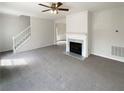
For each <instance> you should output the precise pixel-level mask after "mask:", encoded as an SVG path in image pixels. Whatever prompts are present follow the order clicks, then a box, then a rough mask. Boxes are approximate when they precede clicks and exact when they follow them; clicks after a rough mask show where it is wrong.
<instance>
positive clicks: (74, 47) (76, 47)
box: [70, 42, 82, 55]
mask: <svg viewBox="0 0 124 93" xmlns="http://www.w3.org/2000/svg"><path fill="white" fill-rule="evenodd" d="M70 52H73V53H76V54H79V55H82V44H81V43H77V42H70Z"/></svg>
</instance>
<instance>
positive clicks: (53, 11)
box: [50, 10, 58, 14]
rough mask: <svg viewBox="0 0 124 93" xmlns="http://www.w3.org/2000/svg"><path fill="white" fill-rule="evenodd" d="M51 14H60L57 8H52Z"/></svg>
mask: <svg viewBox="0 0 124 93" xmlns="http://www.w3.org/2000/svg"><path fill="white" fill-rule="evenodd" d="M50 12H51V14H58V11H57V10H50Z"/></svg>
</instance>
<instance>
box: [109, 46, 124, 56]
mask: <svg viewBox="0 0 124 93" xmlns="http://www.w3.org/2000/svg"><path fill="white" fill-rule="evenodd" d="M111 54H112V55H113V56H119V57H124V47H118V46H112V49H111Z"/></svg>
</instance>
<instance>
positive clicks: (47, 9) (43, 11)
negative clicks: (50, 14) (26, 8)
mask: <svg viewBox="0 0 124 93" xmlns="http://www.w3.org/2000/svg"><path fill="white" fill-rule="evenodd" d="M50 10H51V9H47V10H43V11H42V12H47V11H50Z"/></svg>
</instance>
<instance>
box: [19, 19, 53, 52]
mask: <svg viewBox="0 0 124 93" xmlns="http://www.w3.org/2000/svg"><path fill="white" fill-rule="evenodd" d="M53 44H54V22H53V21H52V20H46V19H40V18H34V17H31V38H30V40H29V41H28V42H26V43H25V44H24V45H23V46H22V47H20V48H19V49H18V51H17V52H21V51H27V50H32V49H35V48H41V47H45V46H49V45H53Z"/></svg>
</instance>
